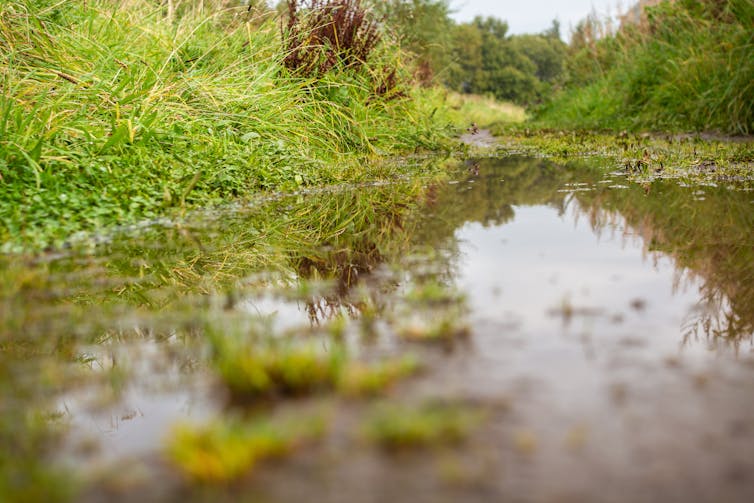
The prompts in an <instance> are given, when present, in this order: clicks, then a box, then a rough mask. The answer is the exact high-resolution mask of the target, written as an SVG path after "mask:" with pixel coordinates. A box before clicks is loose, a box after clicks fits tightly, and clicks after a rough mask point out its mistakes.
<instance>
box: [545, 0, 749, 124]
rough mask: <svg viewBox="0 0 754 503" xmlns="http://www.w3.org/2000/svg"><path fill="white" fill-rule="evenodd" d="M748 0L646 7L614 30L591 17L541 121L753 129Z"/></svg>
mask: <svg viewBox="0 0 754 503" xmlns="http://www.w3.org/2000/svg"><path fill="white" fill-rule="evenodd" d="M753 22H754V4H752V3H751V2H750V1H749V0H724V1H717V0H681V1H677V2H662V3H660V4H659V5H657V6H655V7H651V8H647V15H646V19H644V20H643V21H642V22H641V23H639V24H633V23H624V26H622V27H621V29H620V30H618V32H617V33H615V34H612V33H611V32H610V31H609V30H606V29H604V28H600V26H601V25H600V23H599V21H597V20H594V19H591V20H588V22H586V23H584V24H582V25H580V30H577V32H576V33H575V35H574V38H573V39H572V43H571V56H570V58H569V74H570V82H569V85H568V88H567V90H566V91H565V92H563V93H562V94H560V95H559V96H558V97H556V98H555V99H554V100H553V101H552V102H551V103H549V104H548V105H547V106H546V107H544V108H543V109H542V110H541V111H540V112H539V120H540V122H542V123H543V124H545V125H555V126H564V127H572V128H573V127H587V128H605V129H630V130H636V129H665V130H693V131H704V130H716V131H721V132H724V133H738V134H740V133H751V132H753V131H754V85H752V82H754V59H753V58H752V57H751V54H752V51H753V50H754V40H752V35H751V34H752V31H751V26H752V23H753Z"/></svg>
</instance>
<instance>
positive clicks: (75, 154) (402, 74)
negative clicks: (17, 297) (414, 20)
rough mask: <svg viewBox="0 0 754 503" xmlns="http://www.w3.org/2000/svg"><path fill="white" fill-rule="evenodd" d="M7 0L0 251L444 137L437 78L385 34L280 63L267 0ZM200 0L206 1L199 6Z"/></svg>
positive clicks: (0, 26) (343, 172)
mask: <svg viewBox="0 0 754 503" xmlns="http://www.w3.org/2000/svg"><path fill="white" fill-rule="evenodd" d="M179 5H181V6H182V8H181V9H178V10H177V11H175V12H172V11H171V12H168V11H167V9H166V8H164V7H163V6H160V5H157V3H156V2H150V1H147V0H128V1H126V2H111V1H107V0H95V1H89V2H84V1H78V0H77V1H73V2H65V3H60V2H53V1H46V0H43V1H31V0H12V1H9V2H4V3H3V4H2V6H0V46H2V47H3V51H2V56H0V86H2V93H1V94H0V200H2V202H3V204H2V205H0V243H2V246H1V248H2V251H4V252H9V251H23V250H34V249H41V248H44V247H47V246H60V245H61V244H62V243H64V242H65V241H66V240H67V239H68V238H69V237H70V236H71V235H72V234H74V233H77V232H85V233H90V232H93V231H95V232H96V231H99V230H102V229H106V228H111V227H113V226H117V225H123V224H128V223H132V222H136V221H139V220H142V219H150V218H154V217H158V216H162V215H166V214H172V213H174V212H179V211H183V210H184V209H186V208H191V207H197V206H207V205H212V204H217V203H221V202H224V201H227V200H228V199H230V198H237V197H243V196H247V195H249V194H252V193H254V192H256V191H260V190H278V189H282V190H289V189H293V188H297V187H300V186H312V185H324V184H333V183H339V182H344V181H361V180H365V179H377V178H382V177H389V176H391V175H394V174H395V173H396V171H397V169H398V168H397V167H396V166H390V165H386V164H384V163H379V162H376V161H377V160H379V159H380V158H382V157H384V156H385V155H386V154H395V153H405V152H413V151H415V150H416V149H437V148H439V147H441V146H442V144H443V142H444V141H445V139H446V137H447V128H446V127H445V126H444V125H443V124H442V123H440V122H439V121H438V120H437V118H436V117H433V111H434V110H436V108H437V107H438V106H440V105H439V101H440V99H441V97H440V94H439V93H436V92H434V91H431V90H424V91H420V90H417V89H415V88H414V87H413V86H412V85H411V84H410V82H409V79H408V78H407V76H406V74H407V73H408V72H407V70H406V69H405V68H404V65H403V59H402V58H403V56H402V54H401V53H400V51H398V50H397V49H396V48H395V46H394V45H391V44H390V41H389V40H388V39H387V36H386V35H382V37H381V39H380V42H379V43H378V44H377V46H376V47H375V48H374V50H373V51H372V53H371V55H370V56H369V59H368V61H367V62H366V64H364V65H361V66H354V65H347V64H346V63H344V62H339V63H338V62H336V64H335V65H333V66H332V67H331V68H329V69H328V71H326V72H320V73H317V74H312V73H311V72H310V73H309V74H306V73H304V72H296V71H294V70H291V69H289V68H287V67H286V65H285V64H284V59H285V56H286V55H287V54H290V53H289V52H286V51H285V47H286V46H285V44H284V43H283V40H282V39H281V29H280V23H279V21H278V20H277V19H275V16H274V15H273V13H272V12H270V11H269V10H267V9H266V8H263V7H260V8H258V9H250V10H248V9H247V8H246V7H242V8H237V9H227V8H221V5H222V2H207V1H205V2H200V3H196V4H194V3H192V2H183V3H182V4H179ZM199 5H202V6H203V9H202V10H200V9H199V7H198V6H199Z"/></svg>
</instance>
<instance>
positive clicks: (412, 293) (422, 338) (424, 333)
mask: <svg viewBox="0 0 754 503" xmlns="http://www.w3.org/2000/svg"><path fill="white" fill-rule="evenodd" d="M405 300H406V306H405V307H404V309H403V310H402V312H401V313H400V314H399V320H398V321H397V323H396V332H397V333H398V335H399V336H400V337H401V338H403V339H405V340H409V341H419V342H433V341H434V342H445V343H452V342H454V341H455V340H457V339H459V338H465V337H467V336H468V335H469V327H468V325H467V324H466V321H465V315H466V304H465V303H466V298H465V295H464V294H463V293H462V292H459V291H457V290H456V289H454V288H452V287H448V286H445V285H443V284H442V283H440V282H438V281H435V280H431V281H427V282H425V283H422V284H420V285H417V286H415V287H414V288H412V289H411V290H409V292H408V293H407V294H406V296H405Z"/></svg>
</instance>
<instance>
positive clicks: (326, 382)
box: [211, 334, 419, 401]
mask: <svg viewBox="0 0 754 503" xmlns="http://www.w3.org/2000/svg"><path fill="white" fill-rule="evenodd" d="M211 340H212V343H213V347H214V353H215V358H214V360H215V368H216V369H217V371H218V373H219V375H220V377H221V378H222V381H223V382H224V383H225V385H226V386H228V388H229V390H230V392H231V394H232V395H233V397H234V398H235V399H236V400H238V401H245V400H254V399H258V398H276V397H285V396H301V395H307V394H312V393H318V392H326V391H339V392H341V393H343V394H344V395H347V396H374V395H377V394H379V393H381V392H383V391H385V390H387V389H388V388H390V387H392V386H393V385H394V384H395V383H396V382H397V381H398V380H400V379H402V378H404V377H407V376H409V375H411V374H413V373H415V372H416V371H417V370H418V368H419V364H418V362H417V361H416V359H415V358H413V357H410V356H405V357H403V358H400V359H387V360H383V361H377V362H370V363H366V362H361V361H357V360H353V359H350V358H349V355H348V353H347V351H346V349H345V347H344V346H343V345H342V344H341V343H340V342H337V341H336V342H333V343H332V344H330V345H329V346H328V348H327V349H324V348H323V347H322V345H321V344H319V343H313V342H309V341H307V342H301V341H296V340H292V339H269V338H268V339H262V340H255V339H254V337H253V336H252V337H247V338H242V337H239V336H237V335H232V334H231V335H217V334H214V335H213V336H212V338H211Z"/></svg>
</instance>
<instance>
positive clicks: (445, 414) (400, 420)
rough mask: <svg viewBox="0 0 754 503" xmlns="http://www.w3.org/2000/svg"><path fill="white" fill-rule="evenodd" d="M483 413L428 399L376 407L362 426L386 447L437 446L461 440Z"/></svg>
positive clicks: (372, 439) (368, 434)
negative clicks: (420, 401)
mask: <svg viewBox="0 0 754 503" xmlns="http://www.w3.org/2000/svg"><path fill="white" fill-rule="evenodd" d="M481 419H482V413H481V411H479V410H476V409H470V408H466V407H463V406H462V405H460V404H449V403H444V402H435V401H430V402H426V403H424V404H422V405H420V406H419V407H408V406H403V405H400V406H399V405H383V406H381V407H378V408H377V410H376V411H375V412H374V414H373V416H372V417H371V418H370V419H369V421H368V422H367V424H366V426H365V428H364V430H365V433H366V436H367V438H369V439H370V440H371V441H373V442H375V443H377V444H379V445H380V446H382V447H385V448H387V449H391V450H393V449H401V448H406V447H418V446H436V445H443V444H453V443H458V442H460V441H462V440H464V439H465V438H466V437H467V436H468V434H469V433H470V431H471V429H472V428H473V427H475V426H476V425H477V424H479V422H480V421H481Z"/></svg>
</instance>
